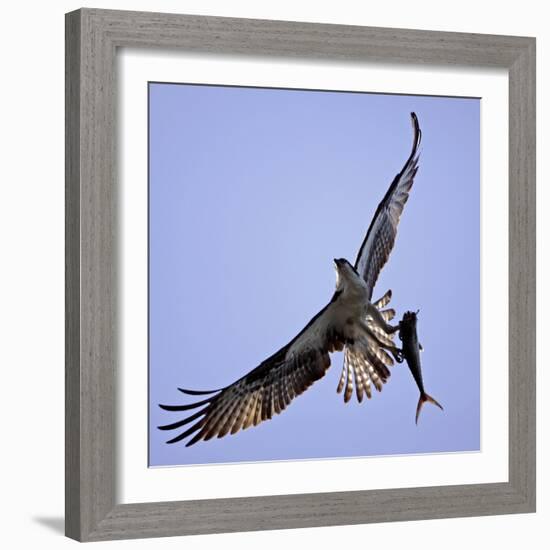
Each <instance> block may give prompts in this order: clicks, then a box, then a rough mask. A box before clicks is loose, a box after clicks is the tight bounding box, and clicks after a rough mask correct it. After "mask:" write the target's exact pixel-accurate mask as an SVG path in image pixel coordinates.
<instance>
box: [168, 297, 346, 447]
mask: <svg viewBox="0 0 550 550" xmlns="http://www.w3.org/2000/svg"><path fill="white" fill-rule="evenodd" d="M338 295H339V294H338V293H336V294H335V295H334V297H333V299H332V300H331V302H330V303H329V304H328V305H327V306H326V307H325V308H323V309H322V310H321V311H320V312H319V313H318V314H317V315H316V316H315V317H314V318H313V319H312V320H311V321H310V322H309V323H308V325H307V326H306V327H305V328H304V329H303V330H302V331H301V332H300V333H299V334H298V335H297V336H296V337H295V338H294V339H293V340H292V341H291V342H289V343H288V344H287V345H286V346H284V347H283V348H281V349H280V350H279V351H278V352H277V353H275V354H273V355H272V356H271V357H269V358H268V359H266V360H265V361H263V362H262V363H261V364H260V365H259V366H258V367H256V368H255V369H253V370H252V371H250V372H249V373H248V374H246V375H245V376H243V377H242V378H240V379H239V380H237V381H236V382H234V383H233V384H230V385H229V386H226V387H225V388H222V389H220V390H214V391H213V392H207V391H202V390H201V391H196V390H186V389H183V388H182V389H180V391H182V392H183V393H184V394H187V395H210V397H208V398H206V399H203V400H201V401H199V402H196V403H190V404H185V405H160V407H161V408H163V409H164V410H167V411H187V410H192V409H195V408H197V407H200V406H202V408H201V409H200V410H199V411H198V412H194V414H192V415H191V416H188V417H186V418H184V419H182V420H179V421H177V422H173V423H171V424H167V425H165V426H159V429H161V430H173V429H178V428H181V427H182V426H185V425H187V424H190V423H192V422H194V424H192V425H191V427H190V428H188V429H187V430H185V431H184V432H183V433H181V434H179V435H177V436H176V437H174V438H173V439H171V440H170V441H168V443H176V442H177V441H181V440H182V439H185V438H186V437H188V436H191V435H193V434H194V435H193V438H192V439H190V440H189V441H188V442H187V444H186V445H187V446H190V445H194V444H195V443H197V442H198V441H201V440H204V441H207V440H209V439H212V438H213V437H218V438H221V437H224V436H225V435H227V434H229V433H231V434H235V433H237V432H239V431H240V430H242V429H246V428H248V427H250V426H252V425H254V426H257V425H258V424H260V423H261V422H263V421H265V420H269V419H270V418H272V417H273V416H274V415H275V414H280V413H281V412H282V411H284V410H285V409H286V408H287V406H288V405H289V404H290V403H291V402H292V401H293V399H294V398H296V397H297V396H298V395H300V394H301V393H303V392H304V391H305V390H306V389H307V388H309V387H310V386H311V385H312V384H313V383H314V382H315V381H317V380H319V379H320V378H322V377H323V376H324V375H325V373H326V371H327V370H328V368H329V366H330V356H329V352H330V351H332V350H334V349H342V348H343V346H344V345H345V344H346V343H347V337H346V336H345V335H344V334H342V333H341V331H340V330H339V328H338V327H337V326H335V323H334V321H333V315H332V314H333V308H334V303H335V301H336V300H337V298H338ZM349 383H350V384H352V379H351V374H350V380H349ZM350 388H351V389H352V388H353V386H350ZM348 391H349V390H348Z"/></svg>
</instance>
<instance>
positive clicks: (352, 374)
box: [159, 113, 421, 446]
mask: <svg viewBox="0 0 550 550" xmlns="http://www.w3.org/2000/svg"><path fill="white" fill-rule="evenodd" d="M411 119H412V125H413V131H414V137H413V145H412V151H411V153H410V155H409V157H408V159H407V161H406V162H405V165H404V166H403V168H402V170H401V172H399V174H397V175H396V176H395V178H394V180H393V181H392V183H391V185H390V187H389V188H388V190H387V192H386V194H385V196H384V198H383V199H382V202H381V203H380V204H379V205H378V208H377V209H376V212H375V214H374V217H373V219H372V221H371V224H370V226H369V228H368V231H367V234H366V236H365V238H364V240H363V243H362V244H361V247H360V249H359V252H358V254H357V258H356V260H355V264H354V265H351V264H350V262H348V260H346V259H344V258H340V259H335V260H334V266H335V269H336V290H335V292H334V295H333V296H332V298H331V300H330V302H329V303H328V304H327V305H326V306H325V307H324V308H323V309H322V310H321V311H319V313H317V315H315V316H314V317H313V318H312V319H311V320H310V321H309V323H308V324H307V325H306V326H305V327H304V329H303V330H302V331H301V332H300V333H299V334H297V335H296V336H295V337H294V338H293V339H292V340H291V341H290V342H289V343H288V344H286V345H285V346H283V347H282V348H281V349H280V350H279V351H277V352H276V353H274V354H273V355H271V357H268V358H267V359H266V360H265V361H263V362H262V363H261V364H260V365H258V366H257V367H256V368H255V369H253V370H252V371H250V372H249V373H248V374H246V375H244V376H243V377H242V378H239V379H238V380H237V381H236V382H233V383H232V384H230V385H228V386H226V387H224V388H220V389H218V390H212V391H197V390H189V389H183V388H178V389H179V390H180V391H181V392H182V393H184V394H186V395H191V396H206V395H207V396H208V397H206V398H204V399H201V400H199V401H196V402H194V403H190V404H184V405H159V406H160V407H161V408H162V409H164V410H166V411H176V412H181V411H189V410H193V409H199V410H198V411H196V412H194V413H193V414H190V415H189V416H186V417H185V418H183V419H182V420H178V421H177V422H174V423H172V424H168V425H165V426H159V429H160V430H176V429H180V428H183V427H184V426H186V425H188V424H191V426H190V427H188V428H186V429H184V430H183V431H181V432H180V433H178V435H177V436H176V437H174V438H173V439H170V440H169V441H167V443H176V442H178V441H181V440H183V439H185V438H187V437H190V436H192V437H191V439H189V441H187V443H186V446H190V445H193V444H195V443H197V442H198V441H201V440H205V441H206V440H209V439H212V438H213V437H218V438H219V437H224V436H225V435H227V434H229V433H231V434H235V433H237V432H238V431H239V430H241V429H242V430H245V429H246V428H249V427H250V426H257V425H258V424H260V423H261V422H263V421H264V420H269V419H271V418H272V417H273V415H274V414H279V413H280V412H282V411H283V410H284V409H285V408H286V407H287V406H288V405H289V404H290V402H291V401H292V400H293V399H294V398H295V397H297V396H298V395H300V394H301V393H303V392H304V391H305V390H306V389H307V388H309V387H310V386H311V385H312V384H313V383H314V382H315V381H316V380H319V379H320V378H322V377H323V376H324V375H325V373H326V372H327V370H328V368H329V367H330V353H331V352H334V351H342V350H343V351H344V365H343V369H342V374H341V376H340V380H339V383H338V388H337V391H338V393H341V392H342V391H343V392H344V401H345V402H348V401H349V400H350V399H351V396H352V394H353V389H354V387H355V391H356V396H357V400H358V401H359V402H361V401H362V400H363V396H364V395H365V394H366V395H367V397H368V398H370V397H371V394H372V386H374V387H375V388H376V390H378V391H381V390H382V384H384V383H385V382H386V381H387V379H388V377H389V376H390V371H389V369H388V367H389V366H391V365H393V364H394V361H393V359H394V358H395V359H396V360H397V361H401V360H402V356H401V351H400V350H399V349H398V348H397V347H396V346H395V344H394V341H393V338H394V335H395V332H396V331H397V330H398V328H399V326H392V325H390V324H389V321H391V320H392V319H393V317H394V315H395V312H394V310H393V309H384V308H385V307H386V306H387V304H388V303H389V301H390V299H391V290H389V291H388V292H386V294H384V296H382V298H380V299H379V300H377V301H375V302H371V299H372V292H373V289H374V285H375V284H376V280H377V279H378V275H379V274H380V271H381V270H382V268H383V267H384V265H385V263H386V262H387V261H388V258H389V255H390V253H391V251H392V248H393V245H394V243H395V237H396V234H397V226H398V223H399V218H400V216H401V213H402V212H403V208H404V206H405V203H406V202H407V199H408V197H409V192H410V190H411V187H412V185H413V181H414V177H415V175H416V172H417V169H418V157H419V153H418V148H419V145H420V139H421V132H420V127H419V125H418V119H417V117H416V115H415V114H414V113H411ZM392 356H393V358H392Z"/></svg>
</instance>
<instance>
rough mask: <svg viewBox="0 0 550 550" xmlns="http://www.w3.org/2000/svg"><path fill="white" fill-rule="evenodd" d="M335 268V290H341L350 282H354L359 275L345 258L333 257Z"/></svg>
mask: <svg viewBox="0 0 550 550" xmlns="http://www.w3.org/2000/svg"><path fill="white" fill-rule="evenodd" d="M334 268H335V269H336V290H343V289H344V288H345V287H346V286H348V285H349V284H351V283H354V282H355V283H356V282H357V279H358V278H359V275H358V273H357V271H356V269H355V268H354V267H353V266H352V265H351V264H350V263H349V262H348V261H347V260H346V259H345V258H338V259H336V258H335V259H334Z"/></svg>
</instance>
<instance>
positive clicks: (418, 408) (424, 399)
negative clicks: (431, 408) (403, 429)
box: [415, 393, 443, 424]
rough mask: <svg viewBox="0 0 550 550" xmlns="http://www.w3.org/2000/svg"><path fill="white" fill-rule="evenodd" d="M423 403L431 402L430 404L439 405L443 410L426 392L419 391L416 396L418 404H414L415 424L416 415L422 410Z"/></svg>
mask: <svg viewBox="0 0 550 550" xmlns="http://www.w3.org/2000/svg"><path fill="white" fill-rule="evenodd" d="M424 403H432V405H435V406H436V407H439V408H440V409H441V410H443V407H442V406H441V405H440V404H439V403H438V402H437V401H436V400H435V399H434V398H433V397H432V396H431V395H428V394H427V393H421V394H420V397H419V398H418V405H417V406H416V419H415V422H416V424H418V417H419V416H420V411H421V410H422V407H423V405H424Z"/></svg>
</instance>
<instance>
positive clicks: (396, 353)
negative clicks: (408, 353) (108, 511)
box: [391, 348, 404, 363]
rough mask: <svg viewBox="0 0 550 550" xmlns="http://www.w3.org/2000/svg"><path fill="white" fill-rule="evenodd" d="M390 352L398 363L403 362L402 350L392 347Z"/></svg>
mask: <svg viewBox="0 0 550 550" xmlns="http://www.w3.org/2000/svg"><path fill="white" fill-rule="evenodd" d="M391 353H392V355H393V358H394V359H395V360H396V361H397V362H398V363H403V360H404V356H403V351H402V350H400V349H399V348H393V349H392V350H391Z"/></svg>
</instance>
